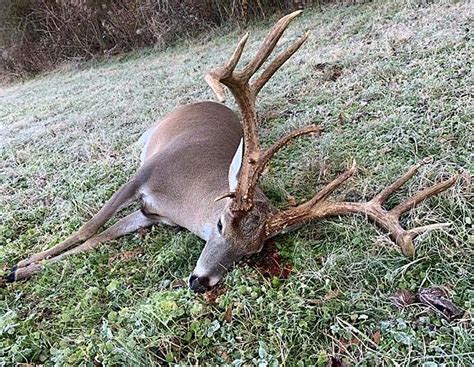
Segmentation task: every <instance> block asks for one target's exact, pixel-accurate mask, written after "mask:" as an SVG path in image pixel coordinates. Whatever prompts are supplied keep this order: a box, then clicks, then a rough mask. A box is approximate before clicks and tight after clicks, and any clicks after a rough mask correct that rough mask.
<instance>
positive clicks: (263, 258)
mask: <svg viewBox="0 0 474 367" xmlns="http://www.w3.org/2000/svg"><path fill="white" fill-rule="evenodd" d="M253 265H254V266H256V267H257V269H258V270H259V271H260V272H261V273H262V274H263V276H266V277H269V278H273V277H277V278H279V279H287V278H288V277H289V276H290V273H291V272H292V271H293V265H292V264H291V263H289V262H286V261H284V260H283V259H282V258H281V255H280V253H279V252H278V249H277V248H276V247H275V245H274V243H267V244H266V245H265V247H264V248H263V250H262V252H261V253H260V254H259V255H258V257H257V258H256V261H255V262H254V263H253Z"/></svg>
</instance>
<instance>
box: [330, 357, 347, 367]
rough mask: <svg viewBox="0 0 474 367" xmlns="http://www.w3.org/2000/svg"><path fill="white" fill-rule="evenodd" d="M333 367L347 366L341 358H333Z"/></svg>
mask: <svg viewBox="0 0 474 367" xmlns="http://www.w3.org/2000/svg"><path fill="white" fill-rule="evenodd" d="M330 366H331V367H347V365H346V364H345V363H344V361H343V360H342V358H341V357H335V356H332V357H331V362H330Z"/></svg>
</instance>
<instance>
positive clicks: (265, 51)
mask: <svg viewBox="0 0 474 367" xmlns="http://www.w3.org/2000/svg"><path fill="white" fill-rule="evenodd" d="M302 12H303V11H302V10H297V11H295V12H293V13H291V14H288V15H285V16H284V17H283V18H281V19H280V20H279V21H278V22H277V23H276V24H275V25H274V26H273V28H272V29H271V30H270V32H269V33H268V35H267V36H266V37H265V39H264V40H263V42H262V44H261V45H260V48H259V51H258V52H257V54H256V55H255V56H254V58H253V59H252V61H250V62H249V63H248V65H247V66H246V67H245V68H244V70H242V71H241V72H239V73H237V75H236V76H237V78H238V79H241V80H245V81H248V80H249V79H250V78H251V77H252V75H253V74H255V72H256V71H257V70H258V69H259V68H260V66H262V64H263V63H264V62H265V60H266V59H268V56H270V54H271V53H272V51H273V49H274V48H275V46H276V44H277V42H278V40H279V39H280V38H281V36H282V35H283V32H285V29H286V28H287V27H288V24H290V22H291V21H292V20H293V19H294V18H295V17H297V16H298V15H300V14H301V13H302ZM295 51H296V50H295Z"/></svg>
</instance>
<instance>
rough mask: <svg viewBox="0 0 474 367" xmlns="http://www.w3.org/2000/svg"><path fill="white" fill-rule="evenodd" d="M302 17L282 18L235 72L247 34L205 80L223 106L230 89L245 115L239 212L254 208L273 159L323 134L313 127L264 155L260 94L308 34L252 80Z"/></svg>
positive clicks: (235, 203) (236, 195)
mask: <svg viewBox="0 0 474 367" xmlns="http://www.w3.org/2000/svg"><path fill="white" fill-rule="evenodd" d="M300 13H301V11H295V12H293V13H291V14H288V15H286V16H284V17H283V18H281V19H280V20H279V21H278V22H277V23H276V24H275V25H274V26H273V28H272V29H271V31H270V32H269V33H268V35H267V36H266V37H265V39H264V40H263V42H262V44H261V45H260V48H259V51H258V52H257V53H256V55H255V56H254V57H253V59H252V60H251V61H250V62H249V63H248V64H247V65H246V66H245V67H244V68H243V69H242V71H236V70H235V68H236V67H237V63H238V62H239V60H240V57H241V56H242V52H243V50H244V47H245V43H246V42H247V39H248V34H246V35H245V36H243V37H242V38H241V40H240V41H239V43H238V44H237V47H236V48H235V51H234V52H233V54H232V56H231V57H230V59H229V60H228V61H227V63H226V64H225V65H224V66H221V67H217V68H215V69H213V70H211V71H210V72H209V73H208V74H207V75H206V77H205V79H206V81H207V83H208V84H209V86H210V87H211V88H212V90H213V91H214V93H215V95H216V97H217V99H218V100H219V101H221V102H222V101H224V100H225V90H224V85H225V86H226V87H227V88H229V90H230V91H231V92H232V94H233V96H234V98H235V100H236V102H237V104H238V106H239V108H240V110H241V112H242V127H243V131H244V155H243V160H242V166H241V168H240V174H239V183H238V185H237V189H236V192H235V193H233V199H234V200H233V203H232V207H231V209H232V210H233V211H236V212H237V211H241V212H245V211H248V210H250V209H251V208H252V206H253V199H254V194H255V188H256V185H257V181H258V179H259V178H260V176H261V174H262V172H263V169H264V167H265V165H266V164H267V163H268V161H269V159H270V158H271V156H273V155H274V154H275V153H276V152H277V151H278V150H280V149H281V148H282V147H283V146H284V145H286V144H288V143H289V142H290V141H291V140H293V139H294V138H296V137H298V136H301V135H305V134H310V133H320V132H321V129H320V128H319V127H317V126H314V125H312V126H308V127H305V128H302V129H299V130H297V131H295V132H293V133H291V134H289V135H287V136H286V137H284V138H282V139H280V140H279V141H278V142H277V143H276V144H274V145H273V146H272V147H270V149H268V150H267V151H262V149H261V148H260V141H259V138H258V123H257V114H256V111H255V100H256V97H257V94H258V93H259V92H260V90H261V89H262V88H263V86H264V85H265V84H266V83H267V82H268V80H270V78H271V77H272V76H273V74H274V73H275V72H276V71H277V70H278V69H279V68H280V67H281V66H282V65H283V64H284V63H285V62H286V61H287V60H288V59H289V58H290V57H291V55H293V54H294V53H295V52H296V51H297V50H298V49H299V48H300V47H301V45H302V44H303V43H304V42H305V41H306V40H307V39H308V36H309V33H308V32H307V33H305V34H304V35H303V36H302V37H301V38H299V39H298V40H296V41H295V42H294V43H293V44H292V45H291V46H290V47H288V48H287V49H286V50H284V51H283V52H281V53H280V54H279V55H278V56H277V57H276V58H275V59H274V60H273V61H272V62H271V63H270V65H268V66H267V67H266V69H265V70H264V71H263V72H262V73H261V74H260V76H259V77H257V79H256V80H255V81H253V82H251V81H250V79H251V78H252V76H253V75H254V74H255V73H256V72H257V71H258V69H259V68H260V67H261V66H262V64H263V63H264V62H265V61H266V60H267V59H268V57H269V56H270V54H271V53H272V51H273V49H274V48H275V46H276V44H277V42H278V40H279V39H280V38H281V36H282V35H283V33H284V31H285V29H286V28H287V27H288V25H289V23H290V22H291V21H292V20H293V19H294V18H295V17H296V16H298V15H299V14H300Z"/></svg>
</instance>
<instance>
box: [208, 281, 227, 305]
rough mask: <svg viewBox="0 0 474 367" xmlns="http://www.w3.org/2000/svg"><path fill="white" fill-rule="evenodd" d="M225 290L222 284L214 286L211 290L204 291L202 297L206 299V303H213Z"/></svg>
mask: <svg viewBox="0 0 474 367" xmlns="http://www.w3.org/2000/svg"><path fill="white" fill-rule="evenodd" d="M226 291H227V289H226V288H225V287H223V286H222V285H221V286H217V287H214V288H212V289H211V290H209V291H207V292H206V293H204V299H205V300H206V302H207V303H211V304H215V303H216V300H217V297H219V296H220V295H221V294H224V293H225V292H226Z"/></svg>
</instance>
